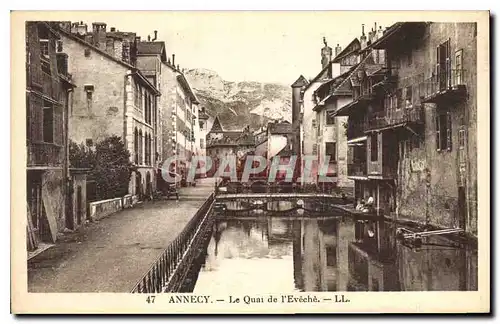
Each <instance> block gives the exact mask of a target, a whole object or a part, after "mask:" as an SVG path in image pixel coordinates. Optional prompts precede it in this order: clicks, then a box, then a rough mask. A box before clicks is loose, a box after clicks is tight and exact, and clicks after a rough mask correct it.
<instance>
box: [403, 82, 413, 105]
mask: <svg viewBox="0 0 500 324" xmlns="http://www.w3.org/2000/svg"><path fill="white" fill-rule="evenodd" d="M403 90H404V91H403V98H404V107H405V108H409V107H411V104H412V87H411V86H409V87H406V88H404V89H403Z"/></svg>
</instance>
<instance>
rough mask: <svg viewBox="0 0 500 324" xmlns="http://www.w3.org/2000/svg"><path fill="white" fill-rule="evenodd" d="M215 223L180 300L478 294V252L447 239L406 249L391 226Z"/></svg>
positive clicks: (317, 220)
mask: <svg viewBox="0 0 500 324" xmlns="http://www.w3.org/2000/svg"><path fill="white" fill-rule="evenodd" d="M212 217H214V222H213V224H212V226H211V233H210V235H208V236H207V237H208V239H206V241H205V242H204V244H203V245H202V246H203V251H201V253H200V255H199V257H198V258H197V259H196V260H195V262H194V263H193V264H192V266H191V268H190V270H189V273H188V277H187V279H186V280H185V283H184V284H183V286H182V289H181V292H193V293H199V294H207V293H208V294H209V293H214V292H217V293H220V294H224V293H228V294H235V293H244V294H249V293H286V292H313V291H427V290H434V291H450V290H451V291H459V290H477V250H476V248H475V247H472V246H469V245H464V244H463V243H459V242H458V241H457V240H454V239H451V238H445V237H437V236H436V237H429V238H425V239H424V241H423V243H422V245H421V246H418V247H415V246H409V245H405V244H403V243H402V242H400V241H399V240H398V239H396V235H395V233H396V229H397V226H398V225H395V224H394V223H391V222H387V221H357V220H354V219H352V218H351V217H348V216H345V215H344V216H342V215H335V214H332V215H328V216H327V217H325V216H324V215H323V214H322V215H321V217H315V216H314V215H308V216H307V217H302V218H299V217H293V218H291V217H289V215H283V213H273V212H270V211H265V212H262V211H261V212H260V213H248V214H246V215H245V216H238V215H237V214H236V213H234V214H233V215H232V214H231V212H225V213H220V212H219V213H217V212H214V214H213V215H212Z"/></svg>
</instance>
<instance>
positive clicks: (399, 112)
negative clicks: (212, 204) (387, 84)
mask: <svg viewBox="0 0 500 324" xmlns="http://www.w3.org/2000/svg"><path fill="white" fill-rule="evenodd" d="M423 123H424V109H423V106H422V105H410V106H408V107H407V108H400V109H391V110H386V111H379V112H374V113H372V114H371V115H369V116H368V119H367V127H366V131H371V130H382V129H386V128H396V127H403V126H406V125H408V124H423Z"/></svg>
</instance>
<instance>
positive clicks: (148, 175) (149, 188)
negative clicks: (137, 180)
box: [146, 171, 153, 199]
mask: <svg viewBox="0 0 500 324" xmlns="http://www.w3.org/2000/svg"><path fill="white" fill-rule="evenodd" d="M152 195H153V184H152V183H151V173H150V172H149V171H148V172H147V173H146V198H147V199H151V196H152Z"/></svg>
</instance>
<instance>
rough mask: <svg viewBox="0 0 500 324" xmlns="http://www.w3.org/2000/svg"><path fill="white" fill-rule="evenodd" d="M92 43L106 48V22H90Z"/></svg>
mask: <svg viewBox="0 0 500 324" xmlns="http://www.w3.org/2000/svg"><path fill="white" fill-rule="evenodd" d="M92 40H93V44H94V46H96V47H99V48H103V49H104V48H106V23H102V22H95V23H92Z"/></svg>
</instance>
